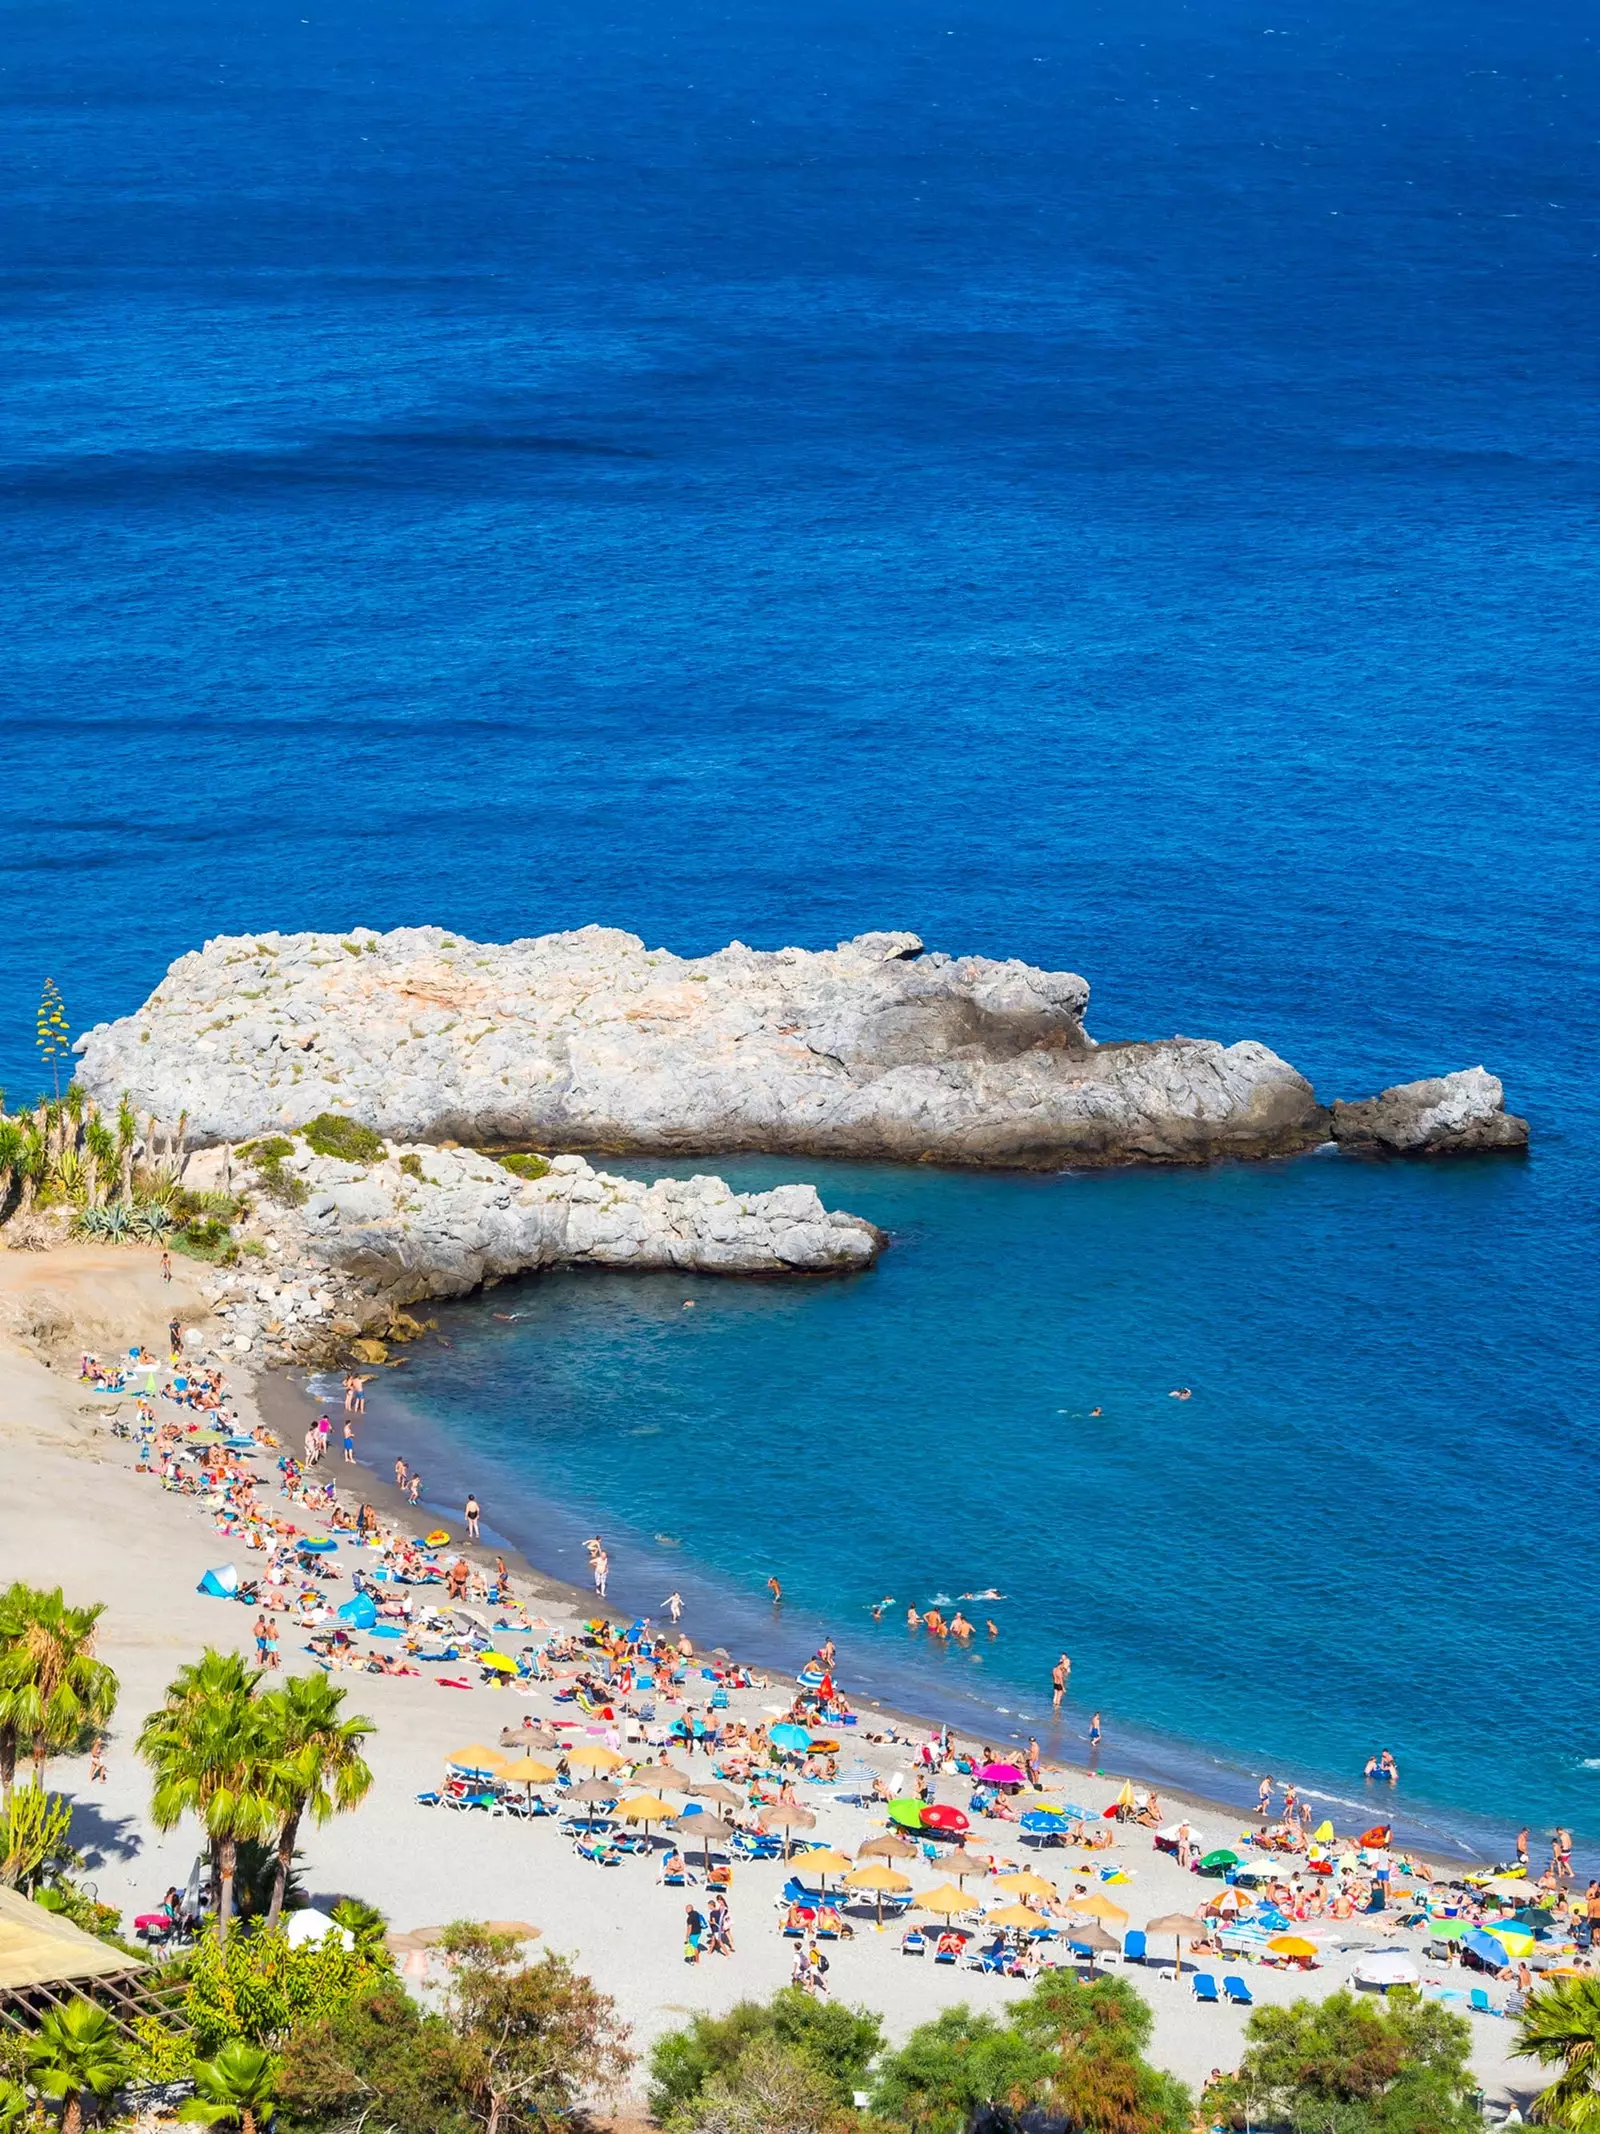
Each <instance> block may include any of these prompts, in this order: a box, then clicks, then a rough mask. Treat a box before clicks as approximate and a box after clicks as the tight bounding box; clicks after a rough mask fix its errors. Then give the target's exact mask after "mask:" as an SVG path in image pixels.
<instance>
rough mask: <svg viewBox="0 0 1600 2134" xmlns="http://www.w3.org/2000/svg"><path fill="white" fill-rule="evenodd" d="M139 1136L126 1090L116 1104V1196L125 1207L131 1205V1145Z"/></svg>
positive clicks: (131, 1102) (137, 1124)
mask: <svg viewBox="0 0 1600 2134" xmlns="http://www.w3.org/2000/svg"><path fill="white" fill-rule="evenodd" d="M138 1138H139V1121H138V1119H137V1118H136V1117H135V1115H134V1109H133V1100H132V1098H131V1097H130V1096H129V1094H128V1092H127V1090H124V1091H123V1092H122V1101H121V1102H120V1103H119V1104H118V1106H117V1198H118V1200H120V1201H121V1203H122V1205H123V1206H124V1207H125V1208H131V1207H132V1206H133V1145H134V1143H135V1142H136V1141H137V1140H138Z"/></svg>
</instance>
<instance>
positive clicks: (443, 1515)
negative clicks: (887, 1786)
mask: <svg viewBox="0 0 1600 2134" xmlns="http://www.w3.org/2000/svg"><path fill="white" fill-rule="evenodd" d="M320 1375H324V1374H321V1373H317V1372H314V1371H308V1370H306V1369H305V1368H304V1367H297V1366H293V1365H281V1364H280V1365H273V1366H271V1367H269V1368H267V1369H263V1370H259V1371H258V1372H257V1373H256V1375H255V1380H254V1396H255V1400H256V1404H257V1406H258V1408H259V1410H260V1412H261V1414H262V1416H263V1418H264V1419H265V1420H266V1421H267V1423H268V1427H269V1428H272V1429H274V1430H275V1431H277V1432H278V1434H279V1435H280V1436H281V1437H282V1438H283V1439H284V1441H285V1443H286V1444H287V1445H288V1446H289V1447H290V1448H291V1449H294V1448H298V1445H299V1442H300V1439H301V1438H302V1437H303V1436H304V1434H305V1430H306V1428H307V1426H308V1424H309V1422H310V1421H311V1420H312V1418H313V1417H315V1416H316V1415H318V1414H324V1413H325V1414H328V1415H330V1416H331V1417H332V1418H333V1422H334V1433H333V1436H332V1437H331V1438H330V1440H329V1444H330V1451H329V1455H328V1461H329V1467H330V1469H331V1470H332V1472H331V1479H333V1480H334V1482H335V1484H336V1486H337V1487H339V1488H340V1489H341V1490H342V1491H343V1492H345V1493H346V1494H350V1493H351V1491H352V1490H353V1489H355V1490H356V1492H357V1493H356V1496H355V1500H354V1501H356V1502H360V1501H365V1502H367V1503H369V1504H370V1505H371V1506H372V1509H373V1510H374V1511H375V1512H376V1513H378V1515H379V1516H380V1517H381V1518H383V1519H384V1520H386V1521H390V1522H393V1523H395V1524H396V1525H398V1526H399V1527H401V1528H402V1529H403V1530H404V1529H408V1528H410V1527H412V1526H415V1527H417V1528H419V1529H420V1528H422V1527H423V1526H425V1525H426V1523H427V1517H431V1516H437V1517H438V1518H439V1519H441V1520H443V1521H444V1522H445V1523H446V1524H447V1525H448V1526H449V1528H450V1532H451V1537H452V1538H451V1543H450V1547H451V1550H452V1552H453V1553H457V1554H460V1555H463V1556H465V1557H466V1558H467V1560H468V1561H469V1562H470V1563H473V1564H474V1565H477V1566H479V1567H480V1568H482V1569H485V1570H488V1569H492V1567H493V1564H494V1559H495V1557H496V1555H500V1556H503V1557H504V1558H505V1561H506V1564H507V1567H508V1568H509V1570H510V1571H511V1572H512V1574H513V1576H514V1577H515V1578H516V1579H517V1580H518V1581H519V1589H520V1590H525V1591H526V1592H527V1593H528V1594H529V1596H530V1597H531V1598H532V1599H533V1600H535V1601H537V1602H538V1603H540V1604H548V1605H552V1606H554V1607H557V1608H562V1609H567V1610H570V1611H571V1612H572V1613H573V1615H574V1616H575V1617H577V1618H578V1619H579V1620H581V1619H583V1618H584V1617H585V1616H590V1615H594V1614H597V1613H599V1614H607V1615H610V1616H612V1617H613V1618H619V1617H621V1618H626V1617H629V1616H631V1615H632V1614H633V1613H634V1612H635V1611H634V1609H633V1608H632V1607H631V1606H630V1605H628V1604H624V1603H621V1602H619V1601H617V1600H615V1599H611V1600H608V1601H606V1602H600V1601H599V1600H598V1599H597V1597H596V1595H595V1594H594V1592H593V1591H592V1589H590V1588H588V1587H584V1586H579V1585H576V1584H574V1583H573V1582H571V1581H570V1580H567V1579H564V1578H563V1577H562V1576H561V1574H560V1573H559V1572H555V1571H552V1570H550V1569H549V1568H548V1567H547V1566H545V1565H542V1564H539V1563H536V1562H535V1561H534V1560H533V1558H532V1557H531V1556H530V1555H529V1554H528V1553H527V1551H526V1549H525V1548H524V1547H523V1546H522V1545H521V1544H520V1543H518V1542H516V1541H514V1540H512V1539H511V1538H510V1537H508V1536H507V1537H502V1538H501V1539H500V1540H498V1541H496V1542H495V1543H493V1544H490V1543H483V1542H478V1543H473V1542H468V1541H465V1540H463V1539H461V1538H460V1537H459V1536H458V1535H457V1533H456V1528H457V1526H459V1524H460V1517H461V1515H460V1511H459V1508H452V1507H450V1506H448V1505H445V1504H443V1503H440V1502H439V1501H437V1500H436V1499H435V1500H433V1501H431V1502H430V1501H429V1500H428V1499H426V1498H424V1500H423V1501H422V1502H421V1503H420V1504H418V1505H417V1506H415V1507H413V1506H412V1505H411V1504H410V1503H409V1501H408V1500H407V1499H406V1498H405V1497H404V1496H403V1495H402V1493H401V1492H400V1491H399V1490H398V1489H396V1487H395V1486H394V1483H393V1481H392V1480H390V1479H389V1478H388V1477H387V1476H386V1475H384V1474H383V1473H381V1472H380V1471H379V1470H378V1469H377V1468H376V1467H375V1466H374V1465H373V1464H372V1463H371V1462H370V1461H368V1460H367V1459H365V1458H364V1457H363V1455H362V1452H361V1449H360V1445H361V1427H360V1425H359V1424H358V1427H357V1450H356V1458H355V1463H354V1467H353V1468H351V1469H347V1468H346V1466H345V1462H344V1460H343V1457H342V1453H338V1452H336V1451H335V1450H334V1448H335V1447H337V1446H338V1442H339V1428H340V1422H341V1418H342V1415H343V1406H342V1401H339V1400H337V1399H334V1400H321V1399H319V1398H318V1396H316V1395H315V1394H312V1393H310V1392H309V1391H307V1390H306V1387H305V1380H306V1379H307V1378H308V1377H315V1376H320ZM369 1391H370V1381H369ZM363 1420H365V1419H363ZM346 1474H354V1475H359V1476H360V1477H361V1478H362V1480H361V1483H360V1484H359V1486H357V1485H354V1484H352V1483H351V1482H349V1481H346V1480H345V1479H343V1478H344V1476H345V1475H346ZM425 1515H427V1517H425ZM736 1640H738V1641H739V1642H738V1643H736V1642H735V1641H736ZM745 1642H748V1633H747V1632H746V1633H739V1632H731V1631H730V1632H728V1633H727V1634H726V1635H724V1634H723V1633H722V1631H721V1630H719V1628H718V1626H717V1625H716V1623H715V1621H714V1620H713V1623H712V1625H711V1627H710V1628H709V1629H707V1630H705V1631H704V1632H703V1633H702V1634H701V1635H699V1636H697V1637H696V1638H695V1640H694V1643H695V1649H696V1651H713V1650H720V1651H728V1652H731V1653H732V1655H733V1657H734V1658H735V1659H740V1660H743V1661H744V1662H745V1663H746V1664H748V1665H750V1666H753V1667H756V1668H760V1669H764V1670H766V1671H768V1672H770V1673H773V1674H775V1675H781V1674H783V1672H784V1671H785V1669H786V1667H787V1665H788V1662H787V1660H786V1659H785V1658H782V1657H779V1656H776V1655H774V1654H772V1653H754V1654H753V1653H751V1652H749V1651H748V1650H744V1651H741V1650H740V1649H739V1644H740V1643H745ZM789 1671H790V1672H793V1670H792V1669H789ZM847 1673H848V1675H849V1677H850V1679H851V1681H852V1683H853V1684H854V1685H855V1687H854V1689H853V1692H852V1703H853V1705H854V1706H855V1708H856V1710H858V1711H859V1712H861V1713H862V1714H863V1715H865V1714H867V1713H869V1712H870V1713H871V1714H872V1715H873V1716H874V1717H875V1718H877V1719H879V1720H881V1721H883V1722H884V1723H885V1724H887V1725H889V1726H892V1727H894V1728H895V1729H896V1730H897V1731H898V1732H900V1733H901V1734H903V1735H906V1736H908V1737H909V1738H910V1739H911V1740H912V1741H917V1740H921V1739H924V1738H926V1737H927V1736H928V1735H929V1734H931V1733H933V1732H935V1731H936V1730H937V1729H938V1728H939V1727H941V1726H948V1727H949V1728H950V1729H951V1731H952V1733H953V1734H955V1735H957V1736H965V1735H971V1736H973V1738H974V1740H975V1741H976V1740H977V1739H979V1738H987V1739H991V1740H994V1741H996V1742H1000V1741H1007V1742H1013V1743H1019V1744H1020V1743H1023V1742H1025V1741H1026V1740H1027V1738H1028V1736H1029V1732H1030V1730H1032V1731H1034V1732H1036V1733H1037V1734H1038V1737H1039V1740H1040V1745H1041V1753H1042V1755H1043V1756H1044V1758H1045V1760H1046V1762H1047V1763H1049V1764H1051V1765H1054V1766H1056V1767H1058V1768H1060V1769H1062V1770H1063V1771H1065V1772H1066V1773H1067V1774H1068V1776H1069V1777H1070V1779H1071V1780H1072V1781H1074V1782H1078V1783H1080V1784H1081V1785H1082V1786H1083V1787H1085V1788H1088V1787H1095V1786H1101V1785H1105V1784H1108V1783H1111V1784H1117V1783H1120V1782H1121V1781H1122V1780H1124V1779H1127V1780H1129V1781H1131V1782H1132V1783H1133V1784H1135V1785H1145V1786H1148V1787H1149V1788H1150V1789H1151V1790H1152V1791H1159V1793H1160V1796H1161V1798H1162V1800H1163V1802H1167V1803H1171V1804H1172V1806H1173V1807H1174V1809H1175V1810H1182V1811H1184V1812H1192V1813H1194V1814H1199V1815H1206V1816H1214V1817H1221V1818H1223V1819H1225V1820H1227V1821H1229V1822H1232V1823H1234V1824H1237V1825H1239V1826H1241V1827H1244V1826H1251V1825H1256V1824H1258V1823H1259V1822H1260V1817H1259V1816H1258V1815H1257V1814H1256V1813H1255V1810H1254V1806H1253V1804H1252V1802H1251V1801H1250V1800H1248V1799H1238V1800H1230V1799H1227V1798H1225V1797H1223V1796H1221V1795H1219V1794H1216V1793H1208V1792H1206V1791H1204V1790H1203V1788H1201V1787H1197V1786H1194V1785H1192V1784H1188V1783H1185V1782H1184V1780H1183V1779H1181V1778H1176V1779H1175V1778H1173V1777H1171V1776H1170V1775H1169V1774H1168V1773H1167V1772H1166V1771H1152V1770H1150V1769H1149V1768H1146V1767H1143V1766H1141V1764H1140V1762H1139V1760H1138V1749H1137V1745H1135V1748H1134V1751H1133V1755H1132V1757H1131V1759H1130V1760H1128V1761H1127V1762H1125V1763H1123V1764H1119V1765H1118V1766H1117V1767H1116V1769H1115V1771H1114V1772H1113V1771H1112V1770H1111V1769H1109V1768H1108V1767H1102V1768H1101V1769H1100V1770H1098V1771H1095V1770H1090V1769H1089V1768H1088V1767H1087V1766H1085V1765H1083V1764H1081V1763H1079V1762H1077V1761H1076V1760H1075V1759H1074V1757H1073V1755H1072V1753H1071V1750H1070V1749H1069V1747H1068V1746H1067V1745H1066V1744H1065V1743H1064V1742H1063V1740H1062V1738H1061V1733H1060V1730H1059V1728H1052V1726H1051V1721H1050V1719H1049V1718H1048V1717H1046V1716H1044V1715H1040V1716H1039V1717H1037V1718H1036V1719H1033V1720H1024V1721H1023V1723H1022V1725H1021V1726H1020V1727H1019V1726H1017V1725H1016V1724H1015V1723H1014V1722H1015V1720H1016V1717H1017V1715H1016V1714H1014V1713H1012V1714H1007V1713H1005V1712H1002V1711H1000V1710H998V1709H996V1708H994V1707H989V1709H988V1714H987V1716H988V1718H989V1720H990V1722H991V1723H990V1725H989V1726H988V1727H987V1729H985V1727H984V1726H983V1724H982V1723H981V1722H982V1718H983V1716H984V1714H983V1712H982V1710H981V1709H978V1708H977V1707H981V1706H982V1700H981V1699H978V1698H976V1697H971V1698H968V1699H963V1700H961V1702H962V1704H963V1707H964V1708H962V1709H959V1710H957V1709H954V1708H952V1709H950V1710H947V1711H945V1712H942V1713H941V1712H939V1711H938V1710H937V1708H936V1706H935V1708H934V1709H933V1710H932V1711H930V1710H929V1709H928V1708H926V1707H924V1708H921V1709H917V1708H914V1705H913V1702H912V1700H903V1699H896V1698H893V1697H889V1698H880V1697H876V1696H872V1695H869V1694H868V1693H867V1692H866V1690H865V1689H864V1688H863V1687H862V1676H861V1674H860V1671H859V1668H858V1667H852V1666H847ZM931 1702H932V1700H930V1703H931ZM956 1703H957V1700H956V1699H955V1698H953V1697H952V1699H951V1705H952V1707H954V1706H955V1705H956ZM1075 1745H1076V1743H1074V1746H1075ZM1186 1746H1189V1745H1186V1744H1183V1743H1181V1742H1175V1743H1173V1744H1172V1748H1173V1751H1174V1753H1175V1754H1182V1753H1183V1750H1184V1748H1185V1747H1186ZM1191 1753H1194V1754H1203V1753H1205V1752H1204V1751H1199V1750H1193V1749H1192V1748H1191ZM1290 1762H1292V1759H1289V1758H1284V1759H1281V1763H1282V1764H1283V1765H1285V1766H1286V1765H1287V1764H1289V1763H1290ZM1259 1776H1260V1774H1255V1773H1251V1772H1248V1771H1246V1770H1245V1769H1244V1767H1243V1766H1241V1767H1240V1778H1241V1787H1244V1786H1249V1787H1253V1786H1254V1785H1255V1784H1256V1783H1257V1782H1258V1779H1259ZM1300 1791H1301V1792H1302V1795H1303V1797H1305V1798H1307V1799H1310V1800H1312V1801H1316V1802H1318V1803H1319V1804H1320V1803H1325V1804H1326V1806H1327V1808H1328V1810H1329V1811H1330V1812H1333V1811H1337V1812H1338V1814H1339V1817H1340V1820H1341V1821H1342V1820H1344V1819H1346V1818H1349V1817H1351V1816H1354V1817H1355V1818H1356V1819H1357V1820H1358V1821H1359V1818H1360V1816H1361V1814H1362V1813H1363V1812H1364V1808H1365V1804H1359V1803H1356V1802H1353V1801H1350V1800H1348V1799H1344V1798H1341V1797H1339V1796H1335V1795H1330V1794H1327V1793H1325V1792H1323V1791H1321V1790H1319V1789H1316V1788H1301V1789H1300ZM1385 1808H1389V1804H1388V1803H1385V1802H1382V1801H1378V1802H1376V1803H1375V1804H1374V1805H1373V1808H1372V1812H1371V1815H1370V1820H1371V1821H1372V1822H1378V1821H1385V1820H1386V1821H1390V1822H1392V1823H1393V1824H1394V1825H1395V1829H1396V1842H1397V1843H1399V1844H1402V1845H1403V1846H1404V1847H1405V1849H1406V1850H1407V1851H1408V1852H1410V1853H1412V1854H1414V1855H1415V1856H1416V1857H1418V1858H1421V1859H1424V1860H1426V1861H1427V1862H1428V1864H1429V1865H1430V1867H1432V1868H1434V1869H1436V1870H1439V1871H1442V1872H1443V1873H1445V1874H1446V1875H1450V1874H1456V1873H1460V1872H1462V1871H1467V1870H1473V1869H1477V1868H1482V1867H1484V1866H1488V1865H1492V1864H1494V1863H1493V1862H1492V1861H1491V1860H1490V1859H1489V1857H1488V1855H1486V1854H1483V1853H1477V1852H1472V1851H1469V1850H1466V1849H1460V1850H1457V1849H1453V1848H1452V1847H1450V1846H1449V1845H1448V1844H1447V1843H1444V1842H1442V1841H1441V1839H1440V1837H1439V1835H1438V1834H1437V1833H1436V1832H1433V1831H1431V1830H1429V1829H1428V1828H1427V1827H1426V1826H1425V1825H1419V1824H1418V1823H1416V1822H1415V1821H1413V1822H1411V1823H1409V1824H1408V1823H1407V1822H1406V1820H1405V1818H1404V1817H1403V1815H1402V1814H1401V1813H1400V1812H1399V1810H1398V1808H1397V1807H1395V1808H1390V1809H1389V1813H1387V1814H1383V1813H1380V1811H1381V1810H1383V1809H1385ZM1419 1828H1421V1830H1422V1835H1420V1836H1418V1835H1416V1834H1415V1833H1416V1832H1417V1830H1418V1829H1419ZM1580 1849H1581V1848H1580Z"/></svg>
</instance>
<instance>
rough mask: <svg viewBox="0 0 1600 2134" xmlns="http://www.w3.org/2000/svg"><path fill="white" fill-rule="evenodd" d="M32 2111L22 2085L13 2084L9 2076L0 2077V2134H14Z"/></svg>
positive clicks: (18, 2083)
mask: <svg viewBox="0 0 1600 2134" xmlns="http://www.w3.org/2000/svg"><path fill="white" fill-rule="evenodd" d="M32 2110H33V2106H32V2104H31V2103H30V2102H29V2099H28V2093H27V2091H26V2090H25V2089H24V2088H23V2086H22V2084H21V2083H20V2082H13V2081H12V2079H11V2077H10V2076H9V2075H0V2134H14V2130H15V2129H17V2128H19V2127H20V2126H21V2125H22V2123H23V2121H24V2120H25V2119H27V2118H28V2117H29V2115H30V2114H31V2112H32Z"/></svg>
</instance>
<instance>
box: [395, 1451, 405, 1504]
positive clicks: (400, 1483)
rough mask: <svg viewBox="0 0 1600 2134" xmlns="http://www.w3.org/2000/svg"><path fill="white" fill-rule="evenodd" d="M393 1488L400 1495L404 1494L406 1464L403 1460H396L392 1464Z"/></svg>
mask: <svg viewBox="0 0 1600 2134" xmlns="http://www.w3.org/2000/svg"><path fill="white" fill-rule="evenodd" d="M394 1486H395V1488H396V1489H398V1490H399V1491H400V1492H401V1493H402V1495H403V1494H404V1492H405V1486H406V1463H405V1461H404V1460H396V1461H395V1463H394Z"/></svg>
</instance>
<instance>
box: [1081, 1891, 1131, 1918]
mask: <svg viewBox="0 0 1600 2134" xmlns="http://www.w3.org/2000/svg"><path fill="white" fill-rule="evenodd" d="M1067 1910H1068V1911H1069V1912H1081V1913H1082V1914H1084V1916H1085V1917H1087V1918H1089V1919H1104V1920H1107V1921H1110V1922H1113V1923H1114V1924H1116V1925H1117V1926H1119V1927H1125V1926H1126V1925H1127V1923H1128V1915H1127V1913H1126V1912H1125V1911H1124V1910H1123V1909H1122V1906H1121V1905H1120V1904H1113V1903H1112V1901H1111V1899H1110V1898H1109V1897H1102V1896H1101V1895H1100V1893H1099V1891H1098V1890H1091V1891H1090V1893H1089V1895H1088V1896H1087V1897H1069V1898H1068V1899H1067Z"/></svg>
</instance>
